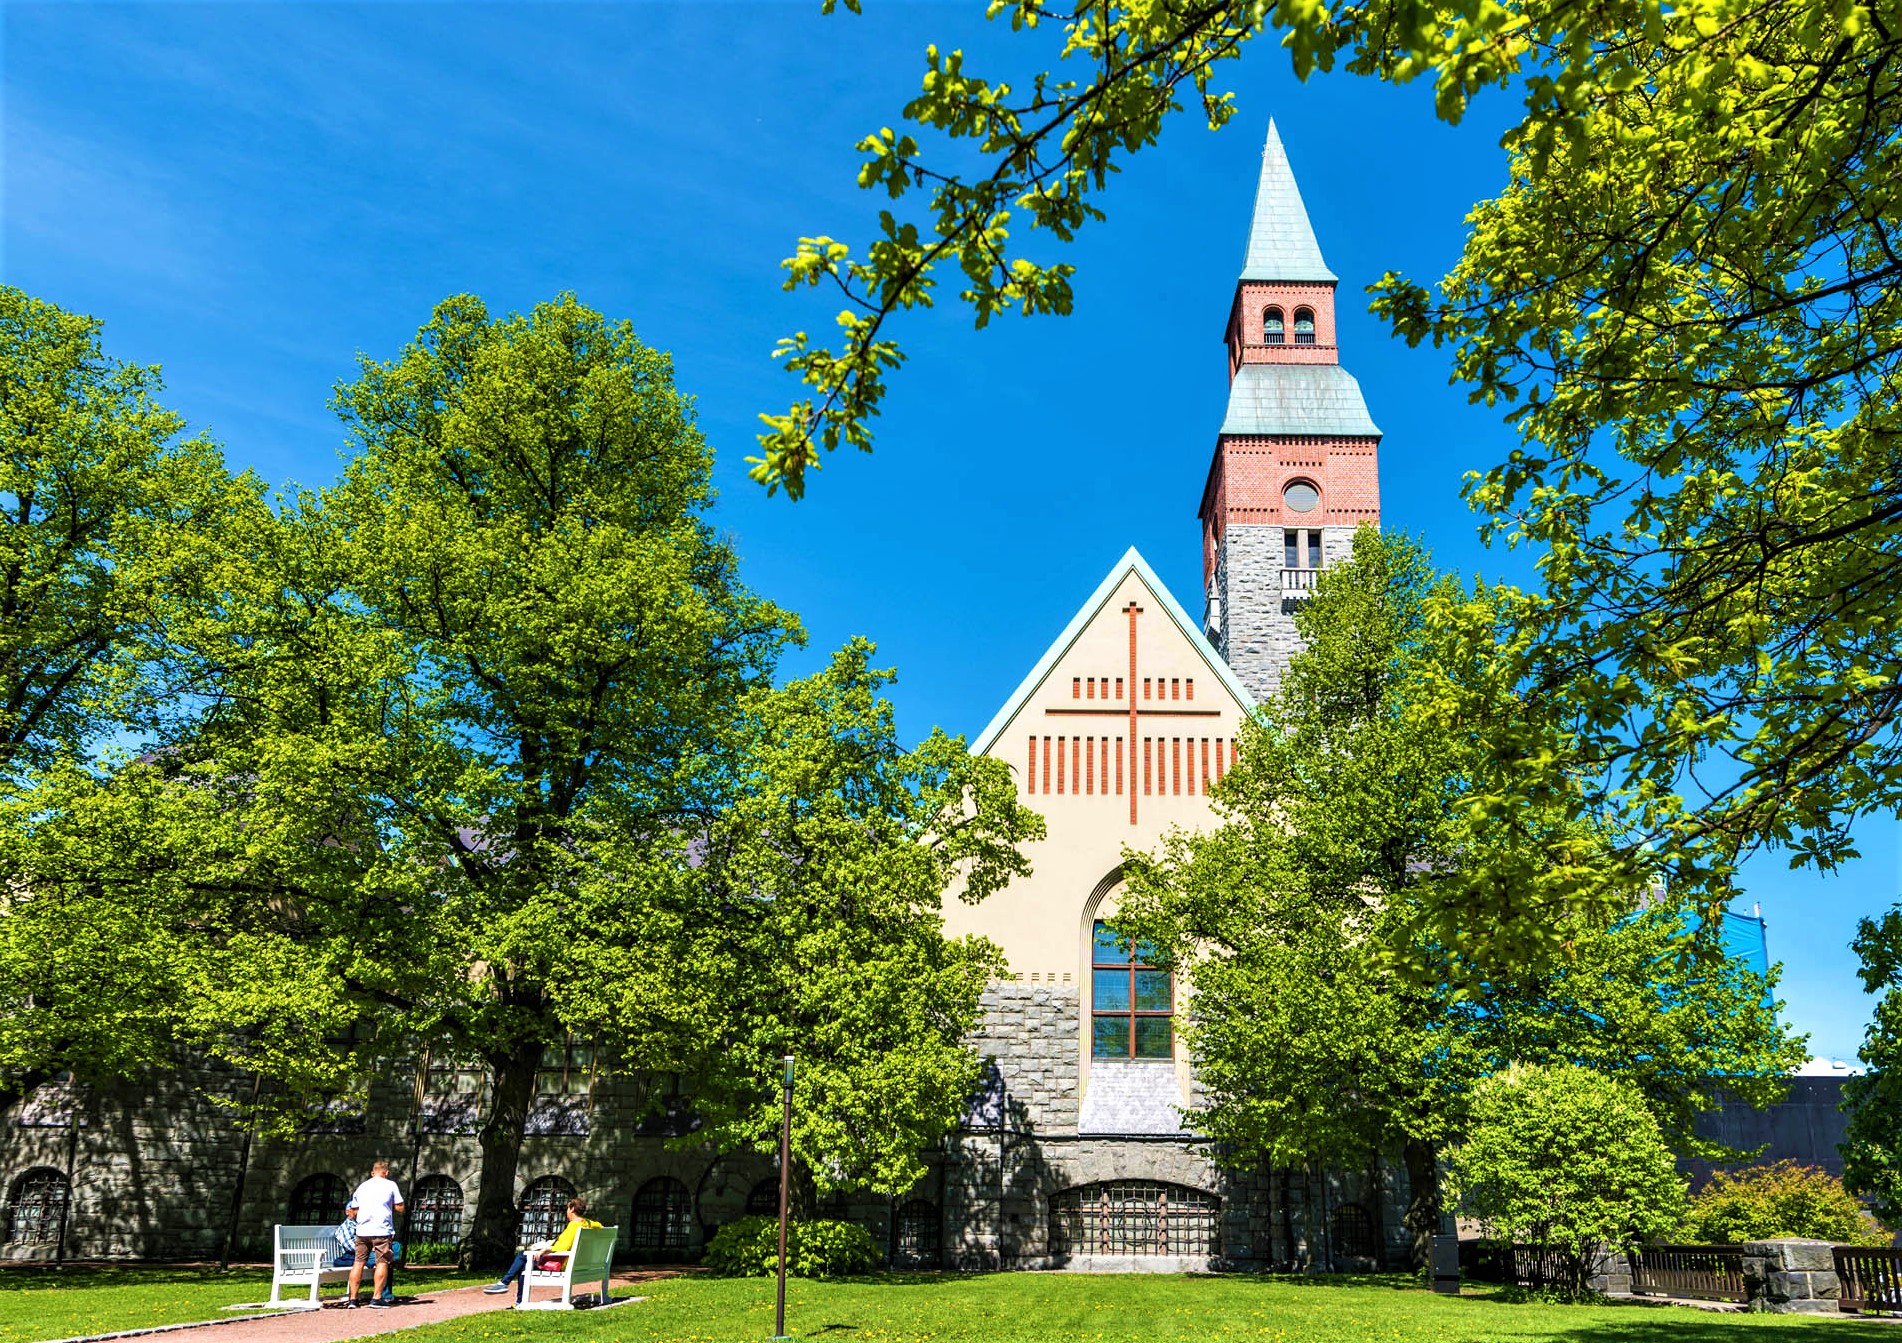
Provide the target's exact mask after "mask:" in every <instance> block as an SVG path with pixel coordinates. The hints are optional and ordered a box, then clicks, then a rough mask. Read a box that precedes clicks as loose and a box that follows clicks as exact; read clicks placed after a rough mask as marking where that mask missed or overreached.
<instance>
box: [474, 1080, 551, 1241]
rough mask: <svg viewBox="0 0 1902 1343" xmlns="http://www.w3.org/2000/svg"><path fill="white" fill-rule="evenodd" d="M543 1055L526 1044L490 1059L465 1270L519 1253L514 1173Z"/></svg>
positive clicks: (520, 1156) (520, 1152) (518, 1163)
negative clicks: (480, 1157)
mask: <svg viewBox="0 0 1902 1343" xmlns="http://www.w3.org/2000/svg"><path fill="white" fill-rule="evenodd" d="M541 1057H542V1049H541V1046H540V1045H539V1044H523V1045H518V1046H517V1047H516V1048H515V1049H514V1050H513V1051H512V1052H510V1053H508V1054H505V1055H499V1056H492V1057H491V1058H490V1059H489V1060H488V1063H489V1071H490V1075H491V1078H492V1085H491V1086H490V1088H489V1095H490V1098H491V1099H490V1101H489V1107H488V1112H487V1114H486V1115H485V1116H484V1117H483V1121H482V1129H481V1131H480V1133H479V1134H478V1135H477V1136H478V1139H479V1141H480V1142H481V1144H482V1169H481V1172H480V1173H479V1174H478V1176H477V1186H476V1187H477V1193H476V1207H475V1221H474V1224H473V1225H472V1226H471V1227H470V1228H469V1238H468V1239H467V1240H466V1241H464V1242H463V1246H462V1254H461V1256H460V1258H461V1261H462V1265H463V1267H464V1268H492V1267H499V1266H501V1265H503V1264H506V1263H507V1262H508V1261H509V1259H510V1258H511V1257H512V1256H513V1255H514V1254H515V1229H516V1222H517V1218H516V1210H515V1171H516V1168H517V1167H518V1166H519V1165H520V1164H521V1160H522V1131H523V1128H524V1126H525V1125H526V1124H527V1122H528V1106H529V1102H530V1101H531V1100H533V1099H534V1094H535V1071H536V1069H537V1068H538V1067H539V1066H540V1064H541Z"/></svg>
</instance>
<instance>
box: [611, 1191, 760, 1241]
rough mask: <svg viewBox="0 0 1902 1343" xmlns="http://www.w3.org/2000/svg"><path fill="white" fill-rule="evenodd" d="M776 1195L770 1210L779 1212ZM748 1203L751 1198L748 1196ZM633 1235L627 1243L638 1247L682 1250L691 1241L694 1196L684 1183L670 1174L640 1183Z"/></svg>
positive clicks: (636, 1198)
mask: <svg viewBox="0 0 1902 1343" xmlns="http://www.w3.org/2000/svg"><path fill="white" fill-rule="evenodd" d="M778 1198H779V1196H778V1194H777V1193H775V1194H774V1196H773V1199H774V1202H773V1211H774V1213H775V1214H777V1213H778V1211H779V1202H778ZM747 1202H748V1203H749V1204H750V1203H751V1202H752V1199H751V1197H749V1198H748V1199H747ZM632 1232H633V1234H632V1235H631V1236H630V1237H629V1240H628V1244H629V1245H630V1246H632V1247H633V1248H634V1249H637V1250H684V1249H686V1248H687V1247H688V1246H689V1245H690V1244H692V1243H693V1198H692V1196H691V1195H689V1194H688V1193H687V1186H686V1185H684V1184H682V1183H681V1182H680V1181H678V1180H676V1179H675V1178H674V1177H673V1176H671V1175H662V1176H659V1177H657V1178H655V1179H652V1180H649V1181H648V1182H647V1183H646V1184H644V1185H642V1186H641V1187H640V1189H639V1190H638V1191H636V1193H635V1195H634V1220H633V1224H632Z"/></svg>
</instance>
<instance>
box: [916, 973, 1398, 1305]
mask: <svg viewBox="0 0 1902 1343" xmlns="http://www.w3.org/2000/svg"><path fill="white" fill-rule="evenodd" d="M1079 1010H1080V1008H1079V1001H1078V991H1077V989H1076V988H1075V987H1074V986H1072V985H1068V984H1026V983H1024V982H1022V981H1020V980H1019V981H1002V982H999V983H994V984H992V985H991V986H990V988H989V989H988V990H987V991H986V994H985V997H984V1013H985V1015H984V1019H983V1023H982V1025H981V1026H980V1027H979V1030H978V1032H977V1034H976V1035H975V1036H974V1037H973V1039H972V1044H973V1046H974V1047H975V1048H976V1049H977V1051H978V1053H979V1054H980V1055H983V1056H985V1057H986V1059H987V1063H988V1067H987V1071H986V1081H985V1085H984V1087H983V1088H982V1089H981V1090H980V1093H979V1095H978V1096H977V1097H976V1098H975V1099H974V1100H973V1102H972V1105H971V1108H970V1111H969V1113H968V1114H967V1116H966V1122H965V1126H964V1128H963V1129H962V1130H961V1131H960V1132H959V1133H957V1134H956V1135H954V1137H953V1138H952V1140H951V1141H950V1142H949V1143H948V1144H947V1148H946V1152H945V1159H944V1161H943V1164H942V1166H940V1167H937V1168H936V1169H935V1171H934V1179H935V1180H937V1181H938V1184H937V1186H936V1187H937V1188H938V1189H939V1190H940V1191H941V1197H942V1207H943V1212H944V1225H945V1228H946V1236H945V1266H946V1267H955V1268H961V1269H969V1270H980V1269H997V1268H1006V1269H1009V1268H1052V1267H1064V1266H1066V1265H1065V1264H1064V1263H1062V1262H1060V1261H1058V1260H1057V1259H1055V1258H1054V1257H1053V1256H1052V1254H1051V1246H1050V1221H1051V1209H1052V1202H1053V1200H1054V1198H1055V1197H1056V1195H1058V1194H1059V1193H1061V1192H1062V1191H1064V1190H1066V1189H1072V1188H1075V1187H1077V1186H1079V1185H1091V1184H1097V1183H1101V1182H1106V1181H1125V1180H1152V1181H1160V1182H1163V1183H1167V1184H1176V1185H1183V1186H1186V1187H1188V1188H1190V1189H1195V1190H1200V1191H1202V1192H1205V1193H1210V1194H1214V1195H1216V1196H1217V1197H1218V1198H1219V1199H1220V1200H1221V1206H1222V1221H1221V1230H1220V1239H1221V1252H1220V1255H1219V1257H1218V1258H1217V1259H1216V1260H1215V1261H1214V1262H1213V1263H1209V1264H1198V1265H1196V1267H1221V1268H1246V1269H1261V1268H1271V1267H1272V1268H1280V1269H1316V1270H1327V1269H1343V1270H1345V1269H1356V1270H1359V1269H1368V1268H1373V1267H1377V1266H1395V1265H1399V1264H1402V1263H1404V1262H1405V1259H1406V1254H1407V1250H1408V1244H1407V1236H1406V1231H1405V1228H1404V1226H1403V1223H1402V1216H1403V1214H1404V1211H1405V1207H1406V1200H1407V1189H1406V1176H1405V1171H1404V1169H1403V1168H1401V1167H1400V1166H1399V1164H1398V1163H1397V1162H1395V1161H1392V1160H1382V1161H1378V1162H1376V1161H1372V1160H1370V1163H1369V1167H1370V1168H1369V1169H1368V1170H1362V1171H1330V1172H1326V1173H1321V1172H1304V1171H1296V1170H1282V1169H1264V1168H1256V1167H1250V1166H1248V1165H1247V1164H1245V1163H1240V1162H1225V1161H1224V1160H1223V1159H1222V1157H1221V1155H1220V1154H1219V1153H1217V1152H1215V1151H1213V1150H1212V1148H1211V1146H1210V1144H1208V1143H1206V1142H1204V1141H1202V1140H1199V1139H1195V1138H1151V1137H1116V1136H1108V1137H1099V1136H1090V1137H1082V1136H1079V1135H1078V1133H1077V1131H1076V1121H1077V1113H1078V1108H1079V1107H1078V1092H1077V1050H1078V1041H1079V1039H1080V1038H1081V1036H1080V1032H1081V1029H1082V1027H1081V1021H1080V1017H1079ZM1376 1186H1378V1187H1377V1188H1376ZM1348 1204H1353V1205H1355V1206H1356V1208H1357V1209H1359V1210H1360V1211H1361V1212H1363V1213H1364V1214H1365V1215H1366V1216H1368V1217H1369V1218H1370V1219H1371V1220H1372V1224H1373V1225H1372V1228H1371V1229H1372V1231H1373V1233H1374V1234H1375V1236H1376V1238H1377V1241H1378V1249H1377V1250H1376V1254H1375V1256H1374V1257H1373V1258H1372V1259H1358V1260H1349V1259H1347V1258H1345V1257H1343V1256H1341V1255H1339V1254H1337V1253H1336V1245H1335V1240H1336V1237H1335V1236H1333V1235H1331V1234H1330V1233H1329V1228H1330V1227H1332V1226H1334V1225H1336V1223H1337V1221H1338V1219H1339V1218H1340V1216H1341V1215H1342V1209H1343V1208H1344V1207H1345V1206H1346V1205H1348ZM1069 1266H1074V1265H1069ZM1140 1266H1142V1265H1137V1264H1134V1263H1123V1262H1121V1261H1117V1262H1116V1263H1115V1264H1114V1265H1113V1267H1117V1268H1131V1267H1140Z"/></svg>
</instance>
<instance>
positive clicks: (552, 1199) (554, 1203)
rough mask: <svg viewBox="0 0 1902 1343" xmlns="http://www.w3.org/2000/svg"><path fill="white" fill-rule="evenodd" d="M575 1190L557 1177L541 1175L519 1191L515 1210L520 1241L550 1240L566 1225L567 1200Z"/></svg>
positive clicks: (572, 1195)
mask: <svg viewBox="0 0 1902 1343" xmlns="http://www.w3.org/2000/svg"><path fill="white" fill-rule="evenodd" d="M574 1196H575V1187H574V1186H573V1185H572V1184H569V1183H568V1181H566V1180H564V1179H562V1178H561V1176H559V1175H544V1176H542V1178H541V1179H539V1180H536V1181H535V1182H534V1183H532V1184H530V1185H529V1186H528V1188H526V1189H524V1190H523V1191H522V1198H521V1202H519V1203H517V1204H516V1210H517V1211H518V1212H520V1213H521V1216H522V1231H521V1236H522V1239H523V1240H524V1241H528V1242H534V1241H538V1240H553V1239H554V1238H555V1237H556V1236H559V1235H560V1234H561V1229H562V1228H563V1227H564V1226H566V1225H568V1200H569V1199H571V1198H573V1197H574Z"/></svg>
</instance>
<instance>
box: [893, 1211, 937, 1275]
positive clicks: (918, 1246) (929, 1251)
mask: <svg viewBox="0 0 1902 1343" xmlns="http://www.w3.org/2000/svg"><path fill="white" fill-rule="evenodd" d="M942 1225H943V1224H942V1222H941V1221H940V1219H939V1217H938V1205H937V1204H935V1203H933V1202H932V1201H931V1200H930V1199H925V1198H914V1199H912V1200H911V1201H910V1202H908V1203H905V1204H902V1205H900V1207H899V1209H898V1224H897V1226H896V1227H895V1228H894V1235H893V1241H894V1243H893V1245H892V1258H893V1260H894V1261H896V1262H897V1263H900V1264H903V1265H905V1266H906V1267H908V1268H936V1267H937V1266H938V1261H939V1260H940V1259H942V1258H943V1257H944V1249H943V1246H944V1236H943V1232H942V1229H941V1228H942Z"/></svg>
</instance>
